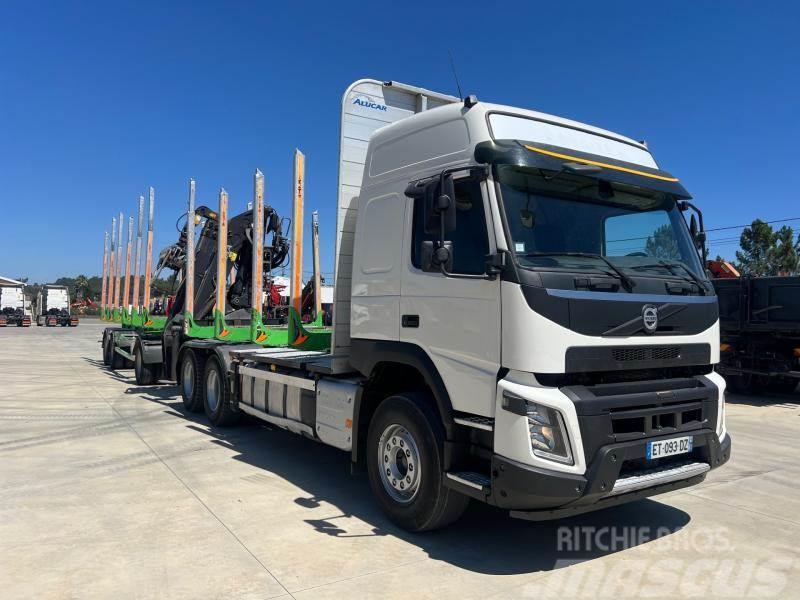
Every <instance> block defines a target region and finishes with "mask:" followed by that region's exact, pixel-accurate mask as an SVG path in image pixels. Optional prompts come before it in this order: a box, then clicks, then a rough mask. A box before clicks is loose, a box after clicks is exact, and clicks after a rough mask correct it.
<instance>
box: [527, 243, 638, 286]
mask: <svg viewBox="0 0 800 600" xmlns="http://www.w3.org/2000/svg"><path fill="white" fill-rule="evenodd" d="M523 256H525V257H531V256H574V257H576V258H594V259H596V260H601V261H603V262H604V263H606V265H608V268H609V269H611V270H612V271H614V273H616V274H617V276H618V277H619V280H620V282H621V283H622V287H624V288H625V289H626V290H628V291H629V292H631V291H633V280H632V279H631V278H630V277H628V276H627V275H625V273H623V272H622V270H621V269H619V268H618V267H616V266H615V265H614V263H612V262H611V261H610V260H608V259H607V258H606V257H605V256H603V255H601V254H593V253H591V252H528V253H526V254H523ZM609 275H610V273H609Z"/></svg>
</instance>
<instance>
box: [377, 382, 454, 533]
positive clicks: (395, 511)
mask: <svg viewBox="0 0 800 600" xmlns="http://www.w3.org/2000/svg"><path fill="white" fill-rule="evenodd" d="M432 402H433V400H432V399H431V398H429V397H426V395H424V394H420V393H403V394H397V395H394V396H390V397H389V398H387V399H386V400H384V401H383V402H381V403H380V404H379V405H378V408H377V409H376V411H375V415H374V416H373V417H372V420H371V421H370V424H369V432H368V434H367V469H368V473H369V483H370V487H371V488H372V493H373V494H374V495H375V498H376V499H377V501H378V504H379V505H380V507H381V509H382V510H383V512H385V513H386V515H387V516H388V517H389V518H390V519H391V520H392V521H393V522H394V523H396V524H397V525H399V526H400V527H402V528H403V529H406V530H407V531H430V530H432V529H438V528H440V527H444V526H446V525H449V524H450V523H452V522H454V521H455V520H457V519H458V518H459V517H460V516H461V515H462V513H463V512H464V510H465V509H466V508H467V504H469V498H468V497H467V496H464V495H462V494H459V493H458V492H456V491H455V490H452V489H450V488H448V487H446V486H445V485H444V481H443V480H444V468H443V456H444V452H443V443H444V429H443V427H442V424H441V422H440V420H439V418H438V416H437V415H436V414H435V413H434V412H433V410H432V409H431V405H432Z"/></svg>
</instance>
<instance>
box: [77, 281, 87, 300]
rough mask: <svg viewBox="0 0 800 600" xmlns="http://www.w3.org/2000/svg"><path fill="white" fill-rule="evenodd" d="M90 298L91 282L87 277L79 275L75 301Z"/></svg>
mask: <svg viewBox="0 0 800 600" xmlns="http://www.w3.org/2000/svg"><path fill="white" fill-rule="evenodd" d="M83 298H89V280H88V279H87V278H86V275H78V276H77V277H76V278H75V299H76V300H82V299H83Z"/></svg>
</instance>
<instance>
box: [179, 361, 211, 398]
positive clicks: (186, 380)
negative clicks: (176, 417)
mask: <svg viewBox="0 0 800 600" xmlns="http://www.w3.org/2000/svg"><path fill="white" fill-rule="evenodd" d="M205 366H206V365H205V357H204V356H202V355H201V356H198V355H196V354H195V353H194V351H192V350H186V351H185V352H184V353H183V354H182V355H181V397H182V398H183V405H184V406H185V407H186V410H188V411H189V412H200V411H201V410H203V390H202V388H203V382H204V378H203V374H204V372H205Z"/></svg>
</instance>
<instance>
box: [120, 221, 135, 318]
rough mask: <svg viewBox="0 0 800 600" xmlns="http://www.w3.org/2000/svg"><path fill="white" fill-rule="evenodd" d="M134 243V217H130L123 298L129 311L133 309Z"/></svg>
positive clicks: (124, 304) (123, 302)
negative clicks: (132, 272)
mask: <svg viewBox="0 0 800 600" xmlns="http://www.w3.org/2000/svg"><path fill="white" fill-rule="evenodd" d="M132 245H133V217H128V247H127V249H126V250H125V291H124V293H125V297H124V298H123V300H122V306H124V307H125V308H126V309H127V310H128V311H129V312H130V310H131V246H132Z"/></svg>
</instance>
